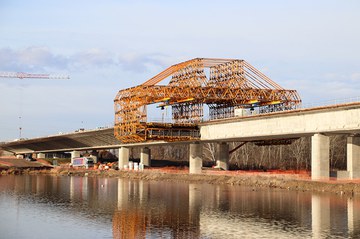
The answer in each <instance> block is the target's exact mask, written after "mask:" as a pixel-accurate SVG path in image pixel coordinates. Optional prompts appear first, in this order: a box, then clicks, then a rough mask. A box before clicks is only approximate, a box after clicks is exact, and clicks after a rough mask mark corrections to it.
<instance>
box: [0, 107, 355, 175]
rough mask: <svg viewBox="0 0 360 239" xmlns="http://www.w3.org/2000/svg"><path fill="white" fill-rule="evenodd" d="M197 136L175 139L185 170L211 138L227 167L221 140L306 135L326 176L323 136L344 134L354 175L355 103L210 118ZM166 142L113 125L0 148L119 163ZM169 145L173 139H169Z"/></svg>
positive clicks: (197, 168)
mask: <svg viewBox="0 0 360 239" xmlns="http://www.w3.org/2000/svg"><path fill="white" fill-rule="evenodd" d="M199 131H200V139H199V140H196V141H194V140H192V141H183V142H176V143H187V144H189V145H190V156H189V157H190V158H189V161H190V173H201V166H202V158H201V157H202V143H203V142H217V143H218V147H219V154H218V155H217V160H218V163H219V165H220V166H221V167H222V168H224V169H227V168H228V161H229V146H228V144H227V142H233V141H239V142H248V141H260V140H275V139H293V138H298V137H303V136H311V139H312V140H311V141H312V152H311V153H312V163H311V168H312V172H311V173H312V178H313V179H326V178H329V162H330V161H329V150H330V146H329V145H330V143H329V136H330V135H338V134H345V135H346V136H347V145H346V146H345V145H344V147H347V171H345V172H343V175H345V177H348V178H350V179H355V178H360V102H354V103H347V104H342V105H333V106H326V107H316V108H308V109H298V110H290V111H283V112H274V113H267V114H258V115H249V116H243V117H232V118H228V119H222V120H211V121H206V122H203V123H200V124H199ZM169 143H171V142H166V141H148V142H139V143H123V142H121V141H119V140H118V139H116V138H115V136H114V128H112V127H111V128H105V129H98V130H89V131H82V132H74V133H70V134H60V135H53V136H48V137H41V138H34V139H27V140H20V141H13V142H5V143H2V144H0V148H1V149H3V150H6V151H10V152H13V153H15V154H23V153H38V154H39V156H40V157H41V155H43V154H44V153H47V152H70V151H71V152H73V156H76V155H77V152H78V151H82V150H91V149H94V150H96V149H114V148H118V149H119V167H120V168H121V167H123V166H124V165H126V164H127V163H128V161H129V148H131V147H142V148H143V150H142V153H141V157H142V160H145V159H147V160H148V161H149V158H150V155H149V154H150V152H149V150H148V148H146V146H151V145H161V144H169ZM172 143H174V142H172Z"/></svg>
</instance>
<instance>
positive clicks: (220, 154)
mask: <svg viewBox="0 0 360 239" xmlns="http://www.w3.org/2000/svg"><path fill="white" fill-rule="evenodd" d="M217 147H218V150H217V159H216V166H217V167H219V168H221V169H224V170H229V159H230V154H229V144H227V143H225V142H221V143H218V145H217Z"/></svg>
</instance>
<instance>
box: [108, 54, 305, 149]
mask: <svg viewBox="0 0 360 239" xmlns="http://www.w3.org/2000/svg"><path fill="white" fill-rule="evenodd" d="M170 76H171V79H170V82H169V84H167V85H157V84H158V83H159V82H161V81H162V80H164V79H166V78H168V77H170ZM114 103H115V126H114V129H115V136H116V138H117V139H119V140H121V141H122V142H124V143H133V142H143V141H147V140H168V141H176V140H193V139H198V138H199V137H200V136H199V130H198V123H199V122H201V121H203V120H204V105H205V104H206V105H207V106H208V113H209V116H208V118H209V119H210V120H212V119H222V118H227V117H232V116H234V111H235V109H237V108H240V109H251V110H252V109H254V107H258V108H259V112H260V113H261V112H268V111H279V110H289V109H295V108H296V107H297V106H298V105H299V104H300V103H301V99H300V97H299V95H298V93H297V92H296V90H286V89H283V88H282V87H281V86H279V85H278V84H277V83H275V82H274V81H272V80H271V79H269V78H268V77H267V76H265V75H264V74H263V73H261V72H260V71H258V70H257V69H255V68H254V67H253V66H251V65H250V64H249V63H247V62H246V61H244V60H237V59H209V58H196V59H192V60H189V61H185V62H182V63H179V64H176V65H173V66H171V67H169V68H167V69H166V70H164V71H162V72H161V73H159V74H158V75H156V76H154V77H153V78H151V79H149V80H148V81H146V82H144V83H143V84H141V85H138V86H135V87H132V88H128V89H124V90H120V91H119V92H118V94H117V95H116V97H115V100H114ZM150 104H159V105H158V107H160V108H163V107H166V106H171V111H172V122H171V123H155V122H147V111H146V107H147V105H150Z"/></svg>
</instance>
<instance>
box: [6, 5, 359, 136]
mask: <svg viewBox="0 0 360 239" xmlns="http://www.w3.org/2000/svg"><path fill="white" fill-rule="evenodd" d="M359 12H360V1H357V0H347V1H340V0H317V1H313V0H302V1H285V0H273V1H269V0H253V1H242V0H237V1H236V0H222V1H213V0H193V1H190V0H182V1H165V0H152V1H141V0H117V1H115V0H103V1H95V0H86V1H85V0H77V1H73V0H71V1H70V0H61V1H60V0H53V1H49V0H0V72H27V73H46V74H65V75H69V76H70V79H69V80H41V79H16V78H15V79H6V78H0V89H1V92H0V110H1V115H0V116H1V117H0V141H11V140H14V139H16V138H19V137H22V138H32V137H40V136H47V135H54V134H58V133H59V132H63V133H65V132H72V131H74V130H77V129H79V128H85V129H94V128H97V127H102V126H111V125H112V124H113V122H114V105H113V100H114V98H115V96H116V93H117V92H118V91H119V90H120V89H125V88H128V87H132V86H136V85H139V84H141V83H142V82H145V81H146V80H148V79H149V78H151V77H152V76H154V75H156V74H157V73H159V72H161V71H162V70H164V69H166V68H167V67H169V66H171V65H173V64H176V63H179V62H182V61H185V60H189V59H193V58H196V57H200V58H206V57H209V58H236V59H244V60H246V61H247V62H249V63H250V64H251V65H253V66H254V67H255V68H257V69H259V70H260V71H262V72H263V73H264V74H265V75H267V76H268V77H270V78H271V79H272V80H274V81H275V82H277V83H278V84H280V85H281V86H282V87H284V88H286V89H296V90H297V91H298V92H299V94H300V96H301V98H302V100H303V103H304V105H306V104H311V103H316V104H318V103H321V102H331V101H332V100H336V99H348V98H352V97H359V96H360V92H359V90H360V14H359ZM20 127H21V131H20V129H19V128H20ZM20 133H21V135H20Z"/></svg>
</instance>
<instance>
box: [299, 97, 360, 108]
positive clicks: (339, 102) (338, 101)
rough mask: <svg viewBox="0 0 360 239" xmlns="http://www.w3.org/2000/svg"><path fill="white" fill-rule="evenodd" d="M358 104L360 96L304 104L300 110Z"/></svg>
mask: <svg viewBox="0 0 360 239" xmlns="http://www.w3.org/2000/svg"><path fill="white" fill-rule="evenodd" d="M356 102H360V96H357V97H349V98H343V99H334V100H327V101H319V102H311V103H306V104H302V105H301V106H300V107H299V109H309V108H316V107H325V106H332V105H342V104H349V103H356Z"/></svg>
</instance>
